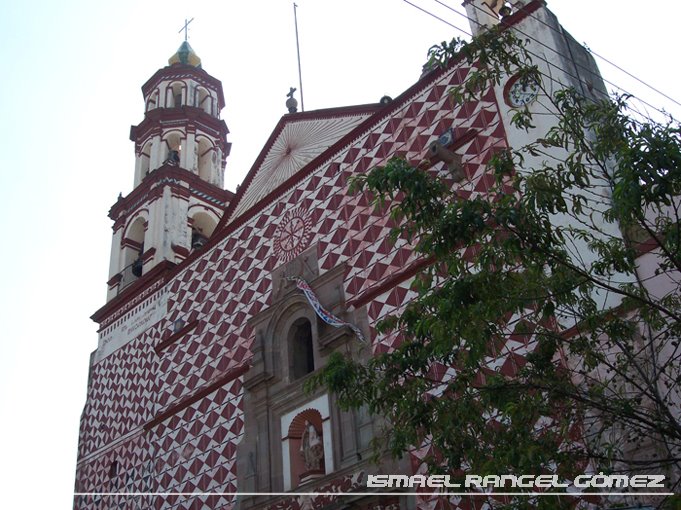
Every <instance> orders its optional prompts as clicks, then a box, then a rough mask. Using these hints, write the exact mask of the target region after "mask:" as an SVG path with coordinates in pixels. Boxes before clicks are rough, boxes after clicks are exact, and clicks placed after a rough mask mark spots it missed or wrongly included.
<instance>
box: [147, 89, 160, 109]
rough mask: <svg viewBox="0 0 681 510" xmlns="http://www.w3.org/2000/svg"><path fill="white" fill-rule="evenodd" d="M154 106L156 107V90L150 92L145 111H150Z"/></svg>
mask: <svg viewBox="0 0 681 510" xmlns="http://www.w3.org/2000/svg"><path fill="white" fill-rule="evenodd" d="M154 108H158V90H155V91H154V92H152V93H151V95H150V96H149V100H148V101H147V111H151V110H153V109H154Z"/></svg>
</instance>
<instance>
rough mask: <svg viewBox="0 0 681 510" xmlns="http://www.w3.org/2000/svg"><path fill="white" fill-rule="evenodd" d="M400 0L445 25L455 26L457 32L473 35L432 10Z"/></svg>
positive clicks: (406, 0)
mask: <svg viewBox="0 0 681 510" xmlns="http://www.w3.org/2000/svg"><path fill="white" fill-rule="evenodd" d="M402 1H403V2H405V3H408V4H409V5H411V6H412V7H416V8H417V9H418V10H419V11H422V12H425V13H426V14H427V15H428V16H432V17H433V18H435V19H437V20H439V21H441V22H442V23H444V24H445V25H449V26H450V27H452V28H455V29H456V30H458V31H459V32H462V33H464V34H466V35H468V36H471V37H472V36H473V34H471V33H469V32H466V31H465V30H463V29H461V28H459V27H457V26H456V25H453V24H452V23H450V22H449V21H446V20H444V19H442V18H441V17H440V16H437V15H435V14H433V13H432V12H430V11H427V10H426V9H424V8H422V7H419V6H418V5H416V4H413V3H411V2H410V1H409V0H402Z"/></svg>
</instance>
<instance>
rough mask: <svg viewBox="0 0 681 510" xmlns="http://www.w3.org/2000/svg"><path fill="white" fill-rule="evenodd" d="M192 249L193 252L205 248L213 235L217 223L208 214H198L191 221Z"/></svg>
mask: <svg viewBox="0 0 681 510" xmlns="http://www.w3.org/2000/svg"><path fill="white" fill-rule="evenodd" d="M189 223H190V225H191V235H192V237H191V247H192V251H193V250H198V249H200V248H203V247H204V246H205V244H206V243H207V242H208V239H210V236H211V235H213V231H214V230H215V227H216V225H217V221H216V220H215V219H213V218H212V217H211V216H210V215H209V214H208V213H206V212H202V211H201V212H197V213H195V214H193V215H192V217H191V221H190V222H189Z"/></svg>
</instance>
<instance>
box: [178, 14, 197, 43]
mask: <svg viewBox="0 0 681 510" xmlns="http://www.w3.org/2000/svg"><path fill="white" fill-rule="evenodd" d="M192 21H194V18H192V19H190V20H189V21H187V18H185V19H184V26H183V27H182V28H181V29H179V30H178V31H177V33H178V34H179V33H180V32H182V31H183V30H184V40H185V41H186V40H187V31H188V30H189V24H190V23H191V22H192Z"/></svg>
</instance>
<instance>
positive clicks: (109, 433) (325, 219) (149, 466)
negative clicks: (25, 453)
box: [75, 66, 505, 509]
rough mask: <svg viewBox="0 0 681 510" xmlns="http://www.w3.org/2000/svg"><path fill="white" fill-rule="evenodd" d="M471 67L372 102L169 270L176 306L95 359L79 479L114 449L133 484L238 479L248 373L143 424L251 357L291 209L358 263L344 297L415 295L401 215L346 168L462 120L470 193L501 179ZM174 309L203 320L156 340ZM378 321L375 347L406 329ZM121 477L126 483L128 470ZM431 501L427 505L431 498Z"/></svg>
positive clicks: (177, 502) (203, 500)
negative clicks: (356, 188) (275, 187)
mask: <svg viewBox="0 0 681 510" xmlns="http://www.w3.org/2000/svg"><path fill="white" fill-rule="evenodd" d="M467 72H468V69H467V68H465V67H463V66H462V67H459V68H457V69H453V70H451V71H450V72H448V73H444V74H443V75H440V76H439V77H438V78H436V79H435V81H434V82H433V83H432V84H430V85H429V86H425V87H423V88H422V89H421V90H415V91H413V96H412V97H411V98H410V99H409V100H405V101H404V102H403V103H402V104H401V105H400V106H399V107H397V110H395V111H392V112H391V113H389V114H388V113H378V114H376V122H375V123H374V125H373V127H372V128H371V129H369V130H368V131H366V132H364V133H358V134H357V137H356V138H355V139H354V141H353V142H352V143H351V144H349V145H348V146H347V147H345V148H344V149H342V150H340V151H339V152H338V153H337V154H335V155H333V156H332V157H331V158H330V159H329V160H328V161H327V162H326V163H324V164H323V165H320V166H319V167H318V168H317V169H316V170H315V171H314V172H313V173H312V174H310V175H308V176H307V177H306V178H304V179H303V180H302V181H301V182H299V183H298V184H297V185H296V187H295V188H294V189H291V190H289V191H287V192H286V193H285V194H283V195H282V196H281V197H280V198H279V199H278V200H276V201H274V202H273V203H270V204H269V205H267V206H265V207H264V208H263V209H262V211H260V212H259V213H258V214H255V215H253V216H252V217H251V218H250V219H249V220H248V221H247V222H245V223H244V224H243V225H241V226H240V227H239V228H237V229H235V230H234V231H232V232H231V233H230V234H229V235H228V236H227V237H226V238H225V239H224V240H223V241H222V242H221V243H220V244H219V245H217V246H216V247H214V248H212V249H211V250H210V251H207V252H206V253H205V255H204V256H203V257H202V258H200V259H199V260H197V261H196V262H194V263H193V264H192V265H191V266H189V267H187V268H186V269H185V270H184V271H183V272H181V273H180V274H178V275H177V276H176V277H175V278H174V279H173V280H172V281H171V282H170V283H168V285H167V287H168V293H169V299H168V312H167V316H166V317H165V318H164V319H163V320H161V321H160V322H159V323H157V324H156V325H155V326H153V327H152V328H150V329H149V330H148V331H146V332H145V333H144V334H143V335H141V336H140V337H138V338H137V339H135V340H134V341H132V342H129V343H128V344H127V345H126V346H124V347H123V348H121V349H119V350H118V351H116V352H114V353H113V354H111V355H110V356H108V357H107V358H105V359H104V360H102V361H101V362H99V363H98V364H96V365H95V366H93V367H92V372H91V385H90V388H89V392H88V400H87V403H86V406H85V409H84V412H83V417H82V428H81V436H80V450H79V459H80V460H79V464H78V473H77V488H78V490H79V491H82V492H93V491H94V492H100V491H110V490H111V489H112V488H113V485H112V484H114V481H115V480H118V478H120V476H123V475H120V476H118V475H115V476H110V474H111V473H110V466H111V463H112V462H114V460H115V461H117V462H118V465H119V471H118V472H119V473H122V472H123V471H125V472H126V473H128V475H129V476H130V477H132V478H130V480H131V481H130V484H131V485H130V486H131V487H134V490H135V491H141V492H144V491H148V490H152V491H153V492H206V491H214V492H233V491H234V490H236V472H235V468H236V463H235V457H236V445H237V444H238V442H239V440H240V438H241V435H242V434H243V428H244V424H243V421H242V411H241V397H242V390H241V387H240V381H239V379H235V380H234V381H231V382H229V383H227V384H225V385H224V386H222V387H220V388H219V389H217V390H216V391H214V392H212V393H210V394H209V395H206V396H204V397H202V398H200V399H198V400H196V402H194V403H192V404H191V405H189V406H187V407H184V408H181V409H180V410H179V411H178V412H177V413H176V414H173V415H171V416H169V417H168V418H167V419H166V420H164V421H162V422H161V423H158V424H157V425H155V426H153V427H151V428H150V429H149V430H146V431H145V430H143V429H142V427H143V425H144V424H145V423H148V422H150V421H151V420H153V419H154V418H155V417H156V416H158V415H159V414H161V413H163V412H165V411H167V410H168V409H171V408H173V406H176V405H177V404H178V402H182V401H183V399H187V398H191V396H192V395H194V394H196V393H197V392H198V391H200V390H201V389H202V388H205V387H207V386H208V385H209V384H211V383H213V382H214V381H216V380H217V379H218V378H220V377H221V376H223V375H224V374H226V373H228V372H229V371H230V370H233V369H235V368H237V367H240V366H243V365H244V364H248V362H249V357H250V344H251V341H252V331H251V329H250V327H249V326H248V320H249V319H250V318H251V317H253V316H254V315H255V314H257V313H258V312H259V311H261V310H262V309H264V308H266V307H267V306H268V305H269V303H270V293H271V288H272V281H271V275H270V274H271V271H272V269H274V268H275V267H276V266H277V265H278V264H279V263H280V262H279V261H278V258H277V256H276V254H275V253H274V250H273V234H274V232H275V231H276V229H277V227H278V225H279V223H280V221H281V219H282V218H283V217H284V216H285V214H286V213H287V212H288V211H291V210H294V209H299V210H302V211H306V212H307V215H308V217H309V218H310V220H311V227H312V231H311V234H310V235H311V238H310V243H311V244H314V243H317V245H318V252H319V262H320V271H321V272H324V271H328V270H330V269H331V268H333V267H335V266H337V265H338V264H340V263H346V264H347V265H348V267H349V272H348V274H347V275H346V277H345V294H346V298H347V300H348V301H350V302H352V301H353V300H355V299H357V298H359V297H361V296H366V295H372V296H373V297H372V298H371V299H370V300H369V301H367V311H368V316H369V323H370V324H374V323H375V322H376V321H377V320H379V319H380V318H382V317H384V316H385V315H386V314H389V313H393V312H395V311H398V310H400V309H401V308H402V307H404V306H405V304H406V303H407V302H408V301H409V300H411V299H413V297H414V295H415V294H414V292H413V291H412V290H410V279H408V278H402V280H403V281H400V279H399V278H397V279H395V280H394V284H390V285H387V286H386V282H388V281H389V280H391V278H395V277H396V275H399V274H400V272H401V271H403V270H404V269H405V268H407V267H408V266H409V265H410V264H413V263H414V262H415V260H416V257H415V256H414V254H413V253H412V251H411V250H410V248H409V246H407V245H406V244H405V243H404V242H401V241H398V242H397V243H391V242H390V241H389V240H388V235H389V232H390V228H391V227H392V224H391V221H390V220H389V219H388V218H387V215H385V214H383V213H382V212H377V211H374V210H373V207H372V206H371V205H370V204H369V203H368V201H367V198H366V197H365V196H363V195H355V196H351V195H348V193H347V181H348V178H349V177H350V176H352V175H353V174H357V173H361V172H366V171H367V170H369V169H370V168H372V167H374V166H376V165H382V164H385V163H386V162H387V161H388V159H390V158H391V157H392V156H394V155H400V156H404V157H406V158H407V159H409V160H412V161H415V162H419V161H421V160H422V159H423V157H424V156H425V154H426V151H427V149H428V146H429V144H430V143H432V142H433V141H435V140H436V139H437V138H438V137H439V135H440V134H442V133H443V132H444V131H446V130H447V129H449V128H450V127H453V128H454V130H455V132H456V133H458V134H461V133H464V132H467V131H469V130H471V129H474V130H477V132H478V134H477V136H476V137H475V138H473V139H472V140H471V141H469V142H467V143H466V144H465V145H464V146H463V147H461V148H460V149H458V152H459V153H461V154H462V157H463V163H464V165H465V172H466V176H467V179H465V183H464V184H463V186H462V190H461V192H462V193H463V194H464V195H467V196H471V195H474V194H478V193H485V192H486V190H487V189H488V188H489V186H490V183H491V177H490V176H489V175H488V174H487V173H486V168H485V164H486V162H487V161H488V159H489V157H490V155H491V154H492V152H493V151H494V150H497V149H498V148H503V147H505V139H504V132H503V127H502V124H501V122H500V119H499V114H498V111H497V105H496V102H495V98H494V96H493V94H492V93H491V92H490V93H489V94H487V95H485V97H483V99H482V100H481V101H479V102H474V103H473V102H472V103H465V104H463V105H455V106H453V107H452V105H451V103H450V98H449V96H448V95H447V89H448V88H449V87H450V86H451V85H452V84H454V83H458V82H459V81H460V80H461V79H463V78H464V77H465V75H466V74H467ZM396 103H397V102H396ZM386 111H387V110H386ZM381 115H383V116H384V118H381V117H380V116H381ZM382 286H383V287H382ZM177 319H183V320H184V321H185V322H186V323H189V322H191V321H194V320H198V321H199V323H198V326H197V327H196V328H195V329H194V330H193V331H192V332H191V333H190V334H188V335H187V337H186V338H181V339H179V340H178V341H177V342H176V343H174V344H172V345H170V346H168V347H167V348H166V349H164V350H163V351H161V352H160V353H158V354H157V353H156V351H155V350H154V346H155V345H157V344H158V343H160V342H161V341H163V340H164V339H165V338H167V337H168V336H169V335H170V333H171V331H172V325H173V323H174V321H176V320H177ZM371 333H372V337H373V339H374V349H375V351H377V352H384V351H387V350H390V349H392V348H394V346H395V345H396V342H398V341H399V339H398V338H396V337H381V338H376V335H375V332H374V331H372V332H371ZM443 375H444V374H443ZM180 407H181V406H180ZM114 444H115V445H116V446H112V445H114ZM128 475H126V476H128ZM133 475H134V476H133ZM122 479H123V478H121V480H122ZM144 480H146V482H145V481H144ZM116 483H119V487H120V483H124V482H122V481H120V482H116ZM125 483H127V482H125ZM145 484H146V485H145ZM147 486H148V487H151V489H148V488H147ZM126 487H127V486H126ZM88 498H89V499H88ZM140 498H141V497H140ZM138 499H139V498H138ZM423 503H424V505H425V506H424V508H430V506H429V505H430V503H429V502H425V501H424V502H423ZM111 505H122V506H111ZM233 505H234V500H233V498H231V497H228V496H210V497H209V496H201V497H198V496H193V497H187V496H163V497H160V496H158V497H154V498H151V500H143V499H142V500H140V501H138V500H134V498H131V499H129V500H126V501H119V502H114V503H112V502H102V501H99V502H96V501H95V500H94V499H93V497H90V496H87V497H85V496H83V497H77V498H76V503H75V507H76V508H109V507H112V508H114V507H115V508H137V507H140V508H151V507H152V506H153V508H158V509H161V508H163V509H199V508H211V509H216V508H232V506H233Z"/></svg>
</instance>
